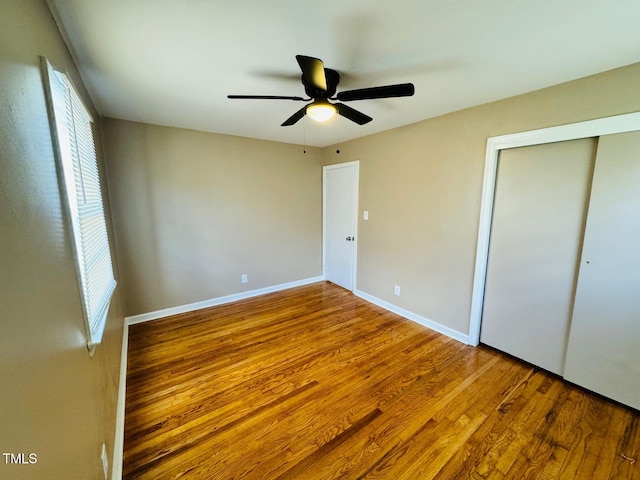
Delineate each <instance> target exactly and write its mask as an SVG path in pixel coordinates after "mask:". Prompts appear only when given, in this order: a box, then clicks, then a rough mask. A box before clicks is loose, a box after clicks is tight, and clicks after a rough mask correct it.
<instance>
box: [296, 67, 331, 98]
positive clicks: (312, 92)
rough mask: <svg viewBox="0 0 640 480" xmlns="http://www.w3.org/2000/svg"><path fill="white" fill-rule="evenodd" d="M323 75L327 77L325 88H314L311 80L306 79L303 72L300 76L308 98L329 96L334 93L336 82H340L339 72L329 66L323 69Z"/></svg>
mask: <svg viewBox="0 0 640 480" xmlns="http://www.w3.org/2000/svg"><path fill="white" fill-rule="evenodd" d="M324 75H325V78H326V79H327V89H326V90H322V89H320V88H316V87H314V85H313V82H310V81H307V80H306V78H305V76H304V74H303V75H302V77H301V80H302V84H303V85H304V91H305V93H306V94H307V96H308V97H310V98H330V97H333V96H334V95H335V94H336V89H337V88H338V83H340V74H339V73H338V72H336V71H335V70H333V69H331V68H325V69H324Z"/></svg>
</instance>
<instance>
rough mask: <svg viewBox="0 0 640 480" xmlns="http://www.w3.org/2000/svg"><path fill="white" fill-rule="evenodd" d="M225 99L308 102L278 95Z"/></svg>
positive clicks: (243, 96)
mask: <svg viewBox="0 0 640 480" xmlns="http://www.w3.org/2000/svg"><path fill="white" fill-rule="evenodd" d="M227 98H235V99H237V98H239V99H242V100H297V101H301V102H304V101H307V100H310V99H305V98H302V97H283V96H280V95H227Z"/></svg>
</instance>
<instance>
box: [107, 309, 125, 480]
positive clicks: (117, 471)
mask: <svg viewBox="0 0 640 480" xmlns="http://www.w3.org/2000/svg"><path fill="white" fill-rule="evenodd" d="M128 352H129V325H128V324H127V321H126V319H125V322H124V327H123V329H122V351H121V353H120V381H119V382H118V403H117V406H116V433H115V439H114V441H113V457H112V459H111V480H122V460H123V456H124V410H125V402H126V398H127V354H128Z"/></svg>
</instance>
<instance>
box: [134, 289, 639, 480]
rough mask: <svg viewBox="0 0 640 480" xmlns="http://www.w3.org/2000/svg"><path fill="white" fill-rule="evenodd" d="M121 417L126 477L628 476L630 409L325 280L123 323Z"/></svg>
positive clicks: (634, 439) (631, 474) (635, 450)
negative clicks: (125, 348)
mask: <svg viewBox="0 0 640 480" xmlns="http://www.w3.org/2000/svg"><path fill="white" fill-rule="evenodd" d="M635 380H636V381H637V380H638V379H635ZM126 408H127V410H126V427H125V430H126V431H125V452H124V478H127V479H134V478H135V479H154V480H158V479H176V478H185V479H231V478H250V479H261V480H262V479H304V480H313V479H333V478H343V479H359V478H367V479H370V478H385V479H392V480H396V479H420V480H424V479H431V478H438V479H525V478H526V479H529V478H532V479H533V478H540V479H543V478H544V479H552V478H559V479H560V478H561V479H589V480H591V479H640V461H637V462H635V463H634V462H633V460H640V429H639V424H640V414H639V413H638V412H636V411H634V410H631V409H627V408H625V407H622V406H620V405H617V404H615V403H613V402H610V401H608V400H606V399H603V398H601V397H599V396H596V395H593V394H590V393H588V392H586V391H584V390H582V389H580V388H577V387H574V386H572V385H570V384H568V383H565V382H564V381H562V380H561V379H559V378H557V377H555V376H553V375H551V374H549V373H546V372H544V371H541V370H539V369H537V368H534V367H532V366H530V365H528V364H526V363H523V362H520V361H518V360H516V359H513V358H511V357H509V356H507V355H504V354H501V353H499V352H496V351H494V350H491V349H489V348H485V347H478V348H473V347H469V346H466V345H462V344H460V343H458V342H456V341H455V340H451V339H449V338H447V337H445V336H442V335H440V334H438V333H435V332H433V331H431V330H428V329H426V328H424V327H422V326H420V325H417V324H414V323H412V322H411V321H409V320H405V319H403V318H401V317H398V316H397V315H394V314H392V313H389V312H387V311H385V310H383V309H381V308H379V307H376V306H374V305H371V304H369V303H368V302H365V301H364V300H361V299H359V298H357V297H355V296H354V295H352V294H351V293H350V292H347V291H345V290H343V289H341V288H339V287H336V286H334V285H332V284H329V283H318V284H314V285H309V286H306V287H300V288H296V289H292V290H288V291H285V292H279V293H274V294H270V295H266V296H262V297H257V298H253V299H249V300H245V301H242V302H238V303H235V304H230V305H223V306H219V307H215V308H210V309H206V310H200V311H198V312H193V313H188V314H183V315H177V316H174V317H170V318H166V319H162V320H156V321H153V322H149V323H143V324H138V325H132V326H131V327H130V335H129V359H128V374H127V406H126ZM625 457H626V458H625Z"/></svg>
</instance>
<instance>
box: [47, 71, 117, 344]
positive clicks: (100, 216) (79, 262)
mask: <svg viewBox="0 0 640 480" xmlns="http://www.w3.org/2000/svg"><path fill="white" fill-rule="evenodd" d="M43 68H44V70H45V71H46V78H47V79H48V82H47V83H48V88H47V90H48V93H49V95H48V97H49V113H50V116H51V117H52V132H53V133H54V135H52V136H53V137H54V140H53V141H54V147H55V148H54V150H55V151H56V157H57V162H58V169H59V171H60V173H61V174H60V175H59V177H60V183H61V186H62V188H61V190H62V192H63V197H64V198H63V204H65V205H66V206H67V207H68V214H69V215H68V217H69V220H70V223H71V225H70V227H71V231H72V233H73V242H72V243H73V245H74V255H75V259H76V267H77V273H78V283H79V286H80V296H81V298H82V306H83V310H84V317H85V322H86V330H87V337H88V341H87V345H88V346H89V349H90V350H91V351H92V350H93V348H94V347H95V346H96V345H97V344H99V343H100V342H101V340H102V334H103V332H104V327H105V324H106V321H107V313H108V310H109V303H110V301H111V296H112V294H113V291H114V289H115V286H116V282H115V279H114V277H113V267H112V263H111V251H110V249H109V238H108V236H107V225H106V221H105V216H104V207H103V203H102V192H101V189H100V175H99V170H98V162H97V158H96V149H95V145H94V141H93V129H92V123H93V119H92V118H91V115H90V114H89V112H88V111H87V109H86V108H85V106H84V105H83V103H82V100H81V99H80V97H79V95H78V93H77V92H76V90H75V88H74V87H73V85H72V84H71V82H70V80H69V78H68V77H67V75H65V74H64V73H62V72H58V71H56V70H54V69H53V68H52V67H51V64H50V63H49V62H48V61H46V59H43Z"/></svg>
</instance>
